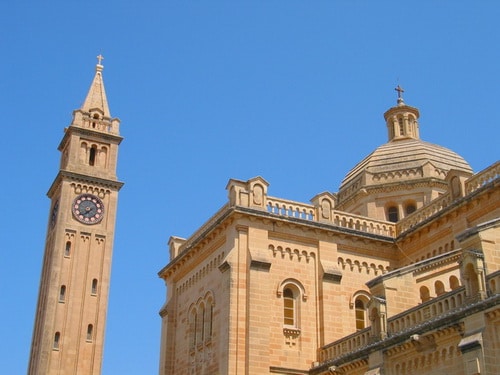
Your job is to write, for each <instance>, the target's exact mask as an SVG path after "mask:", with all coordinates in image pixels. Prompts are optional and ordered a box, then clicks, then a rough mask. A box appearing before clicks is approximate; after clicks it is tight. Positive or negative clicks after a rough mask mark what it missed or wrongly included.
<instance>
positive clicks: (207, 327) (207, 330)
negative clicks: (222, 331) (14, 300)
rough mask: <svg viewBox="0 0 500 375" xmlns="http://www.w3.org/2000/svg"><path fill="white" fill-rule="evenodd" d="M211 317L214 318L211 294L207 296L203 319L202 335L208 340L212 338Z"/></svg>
mask: <svg viewBox="0 0 500 375" xmlns="http://www.w3.org/2000/svg"><path fill="white" fill-rule="evenodd" d="M213 319H214V304H213V299H212V297H211V296H209V297H208V298H207V305H206V308H205V319H204V326H203V331H204V334H203V337H204V339H205V340H210V339H211V338H212V331H213Z"/></svg>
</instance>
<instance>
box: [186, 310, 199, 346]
mask: <svg viewBox="0 0 500 375" xmlns="http://www.w3.org/2000/svg"><path fill="white" fill-rule="evenodd" d="M196 323H197V312H196V307H192V308H191V311H190V312H189V318H188V336H189V349H190V350H194V348H195V346H196Z"/></svg>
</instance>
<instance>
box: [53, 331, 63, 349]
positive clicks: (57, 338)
mask: <svg viewBox="0 0 500 375" xmlns="http://www.w3.org/2000/svg"><path fill="white" fill-rule="evenodd" d="M60 341H61V332H56V333H55V334H54V343H53V344H52V349H54V350H59V343H60Z"/></svg>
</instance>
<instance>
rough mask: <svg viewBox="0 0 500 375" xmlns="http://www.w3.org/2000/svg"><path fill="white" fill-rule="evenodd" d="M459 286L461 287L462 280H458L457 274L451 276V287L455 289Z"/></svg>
mask: <svg viewBox="0 0 500 375" xmlns="http://www.w3.org/2000/svg"><path fill="white" fill-rule="evenodd" d="M457 288H460V282H459V281H458V277H456V276H453V275H452V276H450V289H451V290H455V289H457Z"/></svg>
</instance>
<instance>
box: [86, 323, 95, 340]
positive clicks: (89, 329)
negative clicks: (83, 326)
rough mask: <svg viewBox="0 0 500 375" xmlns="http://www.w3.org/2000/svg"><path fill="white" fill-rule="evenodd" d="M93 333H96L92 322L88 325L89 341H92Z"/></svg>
mask: <svg viewBox="0 0 500 375" xmlns="http://www.w3.org/2000/svg"><path fill="white" fill-rule="evenodd" d="M93 334H94V326H93V325H92V324H89V325H88V326H87V341H88V342H92V339H93Z"/></svg>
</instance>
